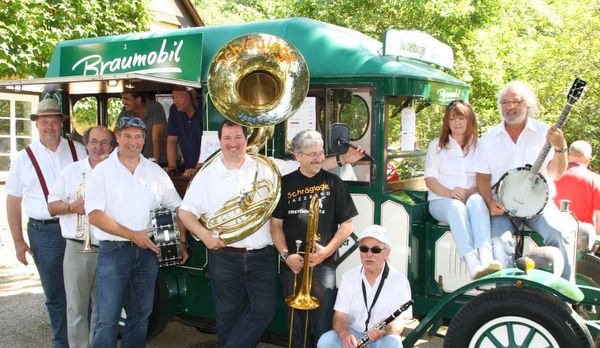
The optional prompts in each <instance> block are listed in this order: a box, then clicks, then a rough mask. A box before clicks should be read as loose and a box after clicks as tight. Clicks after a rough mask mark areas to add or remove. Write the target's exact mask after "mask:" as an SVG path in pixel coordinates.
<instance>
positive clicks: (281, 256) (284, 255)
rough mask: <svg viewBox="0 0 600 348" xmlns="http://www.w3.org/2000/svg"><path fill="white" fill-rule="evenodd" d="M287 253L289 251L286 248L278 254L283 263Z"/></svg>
mask: <svg viewBox="0 0 600 348" xmlns="http://www.w3.org/2000/svg"><path fill="white" fill-rule="evenodd" d="M289 255H290V253H289V252H288V251H287V250H284V251H283V252H282V253H281V254H279V260H280V261H281V262H283V263H285V260H287V258H288V256H289Z"/></svg>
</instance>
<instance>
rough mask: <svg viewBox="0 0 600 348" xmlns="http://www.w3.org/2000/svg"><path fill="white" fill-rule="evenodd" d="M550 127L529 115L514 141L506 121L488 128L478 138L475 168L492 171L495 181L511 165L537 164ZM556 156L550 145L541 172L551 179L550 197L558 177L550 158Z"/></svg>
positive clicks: (488, 172) (493, 182) (475, 170)
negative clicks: (551, 172) (551, 168)
mask: <svg viewBox="0 0 600 348" xmlns="http://www.w3.org/2000/svg"><path fill="white" fill-rule="evenodd" d="M548 129H550V127H549V126H548V125H546V124H544V123H542V122H540V121H537V120H535V119H532V118H528V119H527V124H526V125H525V128H524V129H523V132H522V133H521V134H520V135H519V138H518V139H517V142H516V143H514V142H513V141H512V139H511V138H510V136H509V135H508V132H507V131H506V129H505V128H504V122H502V123H500V124H498V125H496V126H495V127H494V128H492V129H490V130H489V131H487V132H486V133H485V134H483V136H482V137H481V139H480V140H479V142H477V159H476V160H475V161H474V162H472V163H473V168H472V171H474V172H476V173H482V174H491V176H492V181H491V184H492V185H494V184H495V183H497V182H498V180H500V178H501V177H502V175H504V174H505V173H506V172H508V171H509V170H511V169H515V168H518V167H523V166H525V165H526V164H531V165H533V164H534V162H535V160H536V159H537V157H538V155H539V153H540V152H541V150H542V149H543V147H544V144H546V134H547V133H548ZM553 157H554V149H550V152H549V153H548V156H547V157H546V159H545V160H544V162H543V164H542V167H541V170H540V174H542V175H543V176H544V177H545V178H546V181H547V183H548V189H549V190H550V197H554V194H555V188H554V181H553V180H552V179H551V178H549V176H548V171H547V167H548V162H550V160H551V159H552V158H553Z"/></svg>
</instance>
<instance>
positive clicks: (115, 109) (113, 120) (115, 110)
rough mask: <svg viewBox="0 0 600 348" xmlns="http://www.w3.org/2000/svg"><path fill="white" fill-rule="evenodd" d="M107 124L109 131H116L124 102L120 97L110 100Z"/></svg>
mask: <svg viewBox="0 0 600 348" xmlns="http://www.w3.org/2000/svg"><path fill="white" fill-rule="evenodd" d="M107 103H108V112H107V120H108V121H107V124H106V127H108V129H114V128H115V125H116V124H117V118H119V114H120V113H121V110H122V109H123V102H121V98H119V97H111V98H108V102H107Z"/></svg>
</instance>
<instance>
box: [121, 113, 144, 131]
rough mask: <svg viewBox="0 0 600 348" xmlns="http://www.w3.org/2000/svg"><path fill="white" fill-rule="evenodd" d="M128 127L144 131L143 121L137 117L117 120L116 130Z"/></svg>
mask: <svg viewBox="0 0 600 348" xmlns="http://www.w3.org/2000/svg"><path fill="white" fill-rule="evenodd" d="M128 127H135V128H140V129H144V130H145V129H146V124H145V123H144V120H142V119H141V118H137V117H129V116H124V117H121V118H119V121H118V122H117V129H118V130H122V129H123V128H128Z"/></svg>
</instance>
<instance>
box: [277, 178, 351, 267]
mask: <svg viewBox="0 0 600 348" xmlns="http://www.w3.org/2000/svg"><path fill="white" fill-rule="evenodd" d="M315 194H317V195H318V196H319V198H320V199H321V208H320V214H319V227H318V234H319V236H320V240H319V241H318V243H319V244H320V245H323V246H325V245H327V244H328V243H329V242H330V241H331V239H332V238H333V236H334V234H335V232H336V231H337V229H338V225H339V224H341V223H342V222H344V221H346V220H348V219H350V218H352V217H354V216H356V215H358V211H357V210H356V206H355V205H354V202H353V201H352V197H351V196H350V193H349V192H348V190H347V188H346V184H345V183H344V182H343V181H342V180H341V179H340V178H339V177H338V176H337V175H335V174H332V173H330V172H327V171H325V170H321V171H320V172H319V173H317V175H315V176H313V177H312V178H308V177H306V176H304V175H303V174H302V173H301V172H300V170H296V171H294V172H292V173H290V174H288V175H285V176H284V177H283V178H282V180H281V197H280V198H279V203H278V204H277V207H276V208H275V211H274V212H273V217H275V218H278V219H282V220H283V231H284V233H285V239H286V242H287V248H288V250H289V251H290V253H295V252H296V243H295V241H296V240H301V241H302V246H301V248H300V251H304V247H305V242H306V231H307V228H308V219H309V217H308V209H309V206H310V201H311V199H312V197H313V195H315ZM335 258H337V252H336V253H335V254H334V255H333V256H332V257H329V258H328V259H327V260H325V261H324V262H327V263H329V262H333V261H334V260H335Z"/></svg>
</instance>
